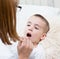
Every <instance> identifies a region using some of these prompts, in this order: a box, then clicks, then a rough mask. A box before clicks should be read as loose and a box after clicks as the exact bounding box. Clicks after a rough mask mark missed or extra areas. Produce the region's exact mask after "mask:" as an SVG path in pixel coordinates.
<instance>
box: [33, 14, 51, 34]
mask: <svg viewBox="0 0 60 59" xmlns="http://www.w3.org/2000/svg"><path fill="white" fill-rule="evenodd" d="M33 16H37V17H40V18H41V20H43V21H44V22H45V23H46V33H47V32H48V31H49V29H50V27H49V22H48V21H47V19H46V18H45V17H43V16H42V15H40V14H34V15H33Z"/></svg>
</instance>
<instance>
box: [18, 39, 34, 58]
mask: <svg viewBox="0 0 60 59" xmlns="http://www.w3.org/2000/svg"><path fill="white" fill-rule="evenodd" d="M20 40H21V41H20V42H19V43H18V46H17V50H18V56H19V59H29V56H30V53H31V52H32V50H33V48H34V46H33V43H32V42H31V40H29V39H28V38H20Z"/></svg>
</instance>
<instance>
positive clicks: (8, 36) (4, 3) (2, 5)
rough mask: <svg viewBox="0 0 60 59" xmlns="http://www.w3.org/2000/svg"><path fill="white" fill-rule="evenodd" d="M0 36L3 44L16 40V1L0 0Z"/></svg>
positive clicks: (17, 37)
mask: <svg viewBox="0 0 60 59" xmlns="http://www.w3.org/2000/svg"><path fill="white" fill-rule="evenodd" d="M0 38H1V40H2V42H3V43H4V44H11V42H10V40H12V41H14V42H15V41H17V40H19V36H18V34H17V32H16V1H14V0H0Z"/></svg>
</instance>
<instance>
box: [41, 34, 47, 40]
mask: <svg viewBox="0 0 60 59" xmlns="http://www.w3.org/2000/svg"><path fill="white" fill-rule="evenodd" d="M45 37H46V33H43V34H42V36H41V40H44V39H45ZM41 40H40V41H41Z"/></svg>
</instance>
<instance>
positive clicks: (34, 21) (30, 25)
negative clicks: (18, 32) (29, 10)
mask: <svg viewBox="0 0 60 59" xmlns="http://www.w3.org/2000/svg"><path fill="white" fill-rule="evenodd" d="M44 25H45V23H44V22H43V21H42V20H41V18H39V17H37V16H32V17H30V18H29V19H28V22H27V25H26V28H25V37H28V38H29V39H30V40H31V41H32V42H33V43H34V44H38V43H39V41H41V39H43V37H44V35H45V33H44V30H45V29H44Z"/></svg>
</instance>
